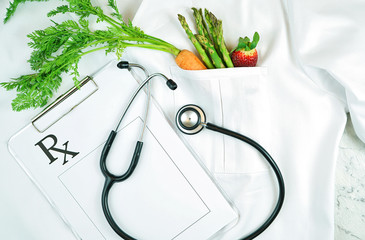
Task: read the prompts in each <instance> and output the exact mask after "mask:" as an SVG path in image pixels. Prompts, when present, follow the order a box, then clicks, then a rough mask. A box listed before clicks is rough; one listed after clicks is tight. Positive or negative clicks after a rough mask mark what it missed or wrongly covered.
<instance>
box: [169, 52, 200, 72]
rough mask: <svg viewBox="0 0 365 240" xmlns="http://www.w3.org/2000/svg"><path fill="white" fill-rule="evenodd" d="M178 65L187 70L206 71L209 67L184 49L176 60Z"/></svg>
mask: <svg viewBox="0 0 365 240" xmlns="http://www.w3.org/2000/svg"><path fill="white" fill-rule="evenodd" d="M175 62H176V64H177V65H178V66H179V67H181V68H182V69H185V70H204V69H207V67H206V66H205V65H204V64H203V63H202V62H201V61H200V60H199V58H198V57H197V56H196V55H195V54H194V53H192V52H191V51H189V50H186V49H183V50H181V51H180V52H179V54H178V55H177V56H176V58H175Z"/></svg>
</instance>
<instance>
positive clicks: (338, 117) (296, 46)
mask: <svg viewBox="0 0 365 240" xmlns="http://www.w3.org/2000/svg"><path fill="white" fill-rule="evenodd" d="M124 2H128V1H121V3H120V4H119V7H120V9H122V12H123V8H124V7H125V6H128V5H124V4H123V3H124ZM139 3H140V6H139V8H138V9H137V11H136V14H135V17H134V21H133V22H134V24H135V25H136V26H139V27H141V28H142V29H143V30H144V31H145V32H146V33H147V34H151V35H153V36H156V37H160V38H162V39H164V40H166V41H168V42H170V43H172V44H174V45H175V46H177V47H178V48H181V49H184V48H186V49H190V50H193V51H194V49H193V47H192V45H191V43H190V41H189V40H188V38H187V37H186V34H185V32H184V30H183V29H182V28H181V26H180V24H179V22H178V20H177V13H181V14H183V15H184V16H185V17H186V18H187V20H188V22H189V24H190V26H193V18H192V11H191V10H190V8H191V7H201V8H207V9H209V10H210V11H212V12H213V13H214V14H215V15H216V16H217V17H218V18H219V19H222V20H223V28H224V37H225V39H226V43H227V46H228V48H229V49H232V48H233V47H235V46H236V44H237V41H238V38H239V37H240V36H242V37H244V36H246V35H247V36H249V37H252V35H253V33H254V32H255V31H258V32H259V33H260V36H261V40H260V42H259V44H258V51H259V61H258V67H256V68H255V69H251V68H247V69H246V68H245V69H224V70H204V71H196V72H188V71H183V70H181V69H178V68H177V66H176V64H175V63H174V58H173V56H172V55H169V54H168V53H164V52H158V51H154V50H147V49H132V48H130V49H128V50H127V51H126V53H125V55H124V58H125V59H126V60H129V61H130V62H137V63H139V64H142V65H144V66H145V67H146V68H147V69H148V70H149V71H150V72H162V73H164V74H165V75H167V76H169V77H172V78H174V80H176V82H177V84H178V85H179V88H178V89H177V90H176V92H171V91H169V90H168V89H167V88H166V86H164V84H163V83H162V82H163V81H154V82H153V95H154V97H155V98H156V99H157V101H158V102H159V104H160V105H161V107H162V109H163V110H164V112H165V114H166V116H167V117H168V118H169V119H170V120H171V121H174V117H175V112H176V111H177V110H178V109H179V108H180V107H181V106H182V105H184V104H188V103H194V104H197V105H200V106H202V107H203V108H204V110H205V112H206V115H207V118H208V121H210V122H212V123H214V124H217V125H223V126H224V127H226V128H229V129H232V130H236V131H239V132H241V133H243V134H247V135H248V136H250V137H252V138H253V139H255V140H257V141H259V142H260V143H261V144H262V145H263V146H264V147H265V148H267V150H268V151H269V152H270V154H271V155H272V156H273V157H274V159H275V160H276V161H277V163H278V165H279V166H280V168H281V171H282V173H283V176H284V179H285V183H286V198H285V203H284V206H283V209H282V211H281V212H280V214H279V216H278V218H277V219H276V220H275V222H274V223H273V224H272V225H271V226H270V227H269V228H268V229H267V230H266V231H265V232H264V233H263V234H262V235H260V236H259V237H258V238H257V239H261V240H272V239H280V240H286V239H287V240H292V239H300V240H313V239H320V240H326V239H333V230H334V215H333V211H334V201H335V200H334V169H335V160H336V156H337V149H338V143H339V141H340V138H341V136H342V133H343V129H344V126H345V122H346V111H349V112H350V114H351V117H352V120H353V123H354V128H355V130H356V132H357V134H358V136H359V137H360V138H361V139H362V140H363V141H365V94H364V92H365V77H364V76H365V68H364V59H365V45H364V44H363V43H364V41H365V29H364V26H365V16H364V14H363V13H364V10H365V2H363V1H361V0H346V1H345V0H332V1H329V0H322V1H314V0H307V1H301V0H292V1H284V0H282V1H280V0H255V1H242V0H230V1H219V0H214V1H212V0H210V1H208V0H199V1H198V0H184V1H177V0H176V1H163V0H142V1H140V2H138V1H135V4H136V5H137V4H139ZM32 4H33V5H32V7H29V8H28V9H27V8H26V7H22V8H19V12H18V14H17V15H16V16H15V17H14V18H13V20H12V21H10V22H9V23H8V24H6V25H1V28H0V33H1V43H0V47H1V56H0V66H1V69H0V70H1V71H0V72H1V75H2V78H1V81H6V79H9V78H10V77H15V76H18V75H20V74H24V73H28V72H29V67H28V65H27V64H26V59H27V58H28V56H29V54H30V50H29V48H28V46H27V45H26V42H27V41H28V40H27V39H26V37H25V35H26V34H27V33H29V32H31V31H32V30H33V29H38V28H43V27H44V26H46V25H49V24H50V22H49V21H48V20H47V19H46V18H45V13H46V12H47V9H46V8H49V9H51V7H50V5H52V7H53V6H57V4H54V3H52V4H51V3H32ZM5 5H6V4H5V3H2V4H0V6H1V7H2V13H4V6H5ZM28 6H30V5H28ZM41 6H42V7H41ZM30 9H38V10H37V14H34V12H32V11H30ZM124 11H127V10H126V9H124ZM38 14H39V16H38ZM25 22H26V23H27V26H29V25H31V24H33V25H31V27H27V26H25V25H24V23H25ZM28 24H29V25H28ZM194 31H195V29H194ZM4 36H6V37H4ZM109 58H110V57H105V56H104V53H100V54H95V55H94V54H92V55H90V56H86V57H85V60H83V61H82V62H81V64H80V69H81V74H89V73H90V71H94V70H95V69H97V67H98V66H102V65H103V64H104V63H105V62H106V61H107V59H109ZM4 66H6V67H4ZM71 84H72V82H71V81H68V82H67V84H66V85H67V86H66V87H65V89H67V88H68V87H69V86H70V85H71ZM63 86H65V85H63ZM1 91H3V90H1ZM230 93H231V94H230ZM11 97H13V96H9V97H8V98H9V100H10V99H11ZM23 114H24V115H16V116H27V117H29V115H30V116H32V115H34V114H30V113H29V112H28V115H27V114H26V113H23ZM13 118H16V117H15V116H14V117H13ZM9 119H10V118H9ZM26 122H27V119H26V120H24V123H26ZM20 127H22V125H19V122H18V125H17V128H16V129H14V132H15V131H16V130H18V129H19V128H20ZM161 129H163V128H161ZM6 133H7V134H8V135H9V136H10V132H9V131H8V130H7V132H6ZM184 137H185V138H186V140H187V142H188V143H189V145H190V147H191V148H192V149H193V150H194V151H196V153H197V154H198V155H199V157H200V159H201V160H202V161H203V162H204V163H205V164H206V166H207V167H208V168H209V169H210V170H211V171H212V173H213V174H214V176H215V177H216V179H217V181H218V182H219V184H220V185H221V186H222V188H223V189H224V191H225V192H226V193H227V195H228V196H229V197H230V198H231V199H232V200H234V203H235V205H236V207H237V208H238V209H239V210H240V215H241V218H240V222H239V223H238V224H237V226H236V227H234V228H233V229H232V230H231V231H229V232H227V233H226V234H225V235H222V236H219V237H217V238H218V239H224V240H226V239H227V240H234V239H238V238H239V237H242V236H244V235H247V234H248V233H249V232H250V231H252V230H254V229H255V228H256V227H257V226H259V225H260V224H261V223H262V221H263V220H265V218H266V217H267V215H268V214H269V212H270V211H271V210H272V207H273V206H274V204H275V201H276V197H277V195H276V194H277V187H276V182H275V178H274V176H273V174H272V172H271V170H270V168H269V167H267V165H266V164H265V163H263V162H262V161H263V160H262V159H261V158H260V157H259V156H258V155H257V154H256V153H255V152H254V151H250V150H248V148H247V147H245V146H244V145H243V144H240V143H237V142H236V141H233V140H231V139H229V138H226V137H223V136H221V135H219V134H217V133H213V132H209V131H208V130H204V131H203V132H201V133H200V134H198V135H195V136H184ZM2 154H3V153H2ZM8 158H9V157H8ZM13 204H15V203H13ZM19 205H20V204H19ZM42 209H43V208H42ZM29 211H31V210H29ZM7 214H8V215H10V214H11V213H10V212H9V213H7ZM17 214H18V215H21V214H22V213H17ZM25 214H26V213H25ZM28 222H30V221H28ZM50 226H52V227H54V224H50V225H49V227H50ZM23 228H26V227H23ZM27 232H30V233H29V235H32V237H33V238H32V237H29V235H28V236H27V237H28V238H29V239H47V238H46V237H45V234H46V233H40V232H39V231H34V232H32V231H31V230H28V231H27ZM5 234H6V233H5ZM58 236H59V239H65V237H64V236H66V235H65V234H64V235H62V234H59V235H57V234H56V236H53V239H57V237H58ZM6 237H7V236H6V235H5V238H6ZM42 237H43V238H42ZM7 239H9V237H8V238H7Z"/></svg>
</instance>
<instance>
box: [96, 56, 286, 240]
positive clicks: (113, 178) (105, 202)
mask: <svg viewBox="0 0 365 240" xmlns="http://www.w3.org/2000/svg"><path fill="white" fill-rule="evenodd" d="M120 63H122V62H120ZM120 63H119V64H118V67H120ZM122 66H123V67H120V68H129V65H128V63H125V62H123V64H122ZM137 66H139V65H137ZM156 76H161V77H163V78H165V79H166V84H167V86H168V87H169V88H170V89H171V90H175V89H176V87H177V85H176V83H175V82H174V81H172V80H171V79H168V78H167V77H166V76H164V75H163V74H157V73H156V74H152V75H148V77H147V78H146V79H145V80H144V81H143V82H142V83H141V84H140V85H139V87H138V88H137V90H136V91H135V93H134V94H133V96H132V98H131V100H130V102H129V104H128V105H127V108H126V109H125V111H124V113H123V115H122V117H121V119H120V121H119V122H118V125H117V127H116V129H115V130H112V131H111V133H110V134H109V137H108V139H107V141H106V142H105V145H104V147H103V150H102V153H101V157H100V169H101V172H102V174H103V175H104V177H105V183H104V187H103V190H102V195H101V203H102V209H103V212H104V215H105V218H106V220H107V221H108V223H109V225H110V226H111V227H112V229H113V230H114V231H115V233H117V234H118V235H119V236H120V237H122V238H123V239H125V240H138V239H136V238H134V237H132V236H130V235H129V234H128V233H126V232H125V231H124V230H123V229H121V228H120V227H119V225H118V224H117V223H116V222H115V220H114V218H113V216H112V214H111V212H110V208H109V192H110V189H111V188H112V186H113V185H114V183H117V182H122V181H124V180H126V179H128V178H129V177H130V176H131V175H132V174H133V172H134V170H135V168H136V166H137V164H138V161H139V158H140V155H141V151H142V147H143V142H142V141H137V143H136V146H135V149H134V153H133V156H132V160H131V163H130V165H129V167H128V169H127V171H126V172H125V173H124V174H122V175H119V176H117V175H114V174H112V173H111V172H110V171H109V170H108V168H107V166H106V159H107V156H108V154H109V151H110V149H111V146H112V144H113V141H114V139H115V137H116V135H117V130H118V128H119V125H120V123H121V122H122V119H123V118H124V116H125V114H126V112H127V111H128V108H129V107H130V106H131V103H132V102H133V100H134V98H135V97H136V95H137V94H138V93H139V92H140V90H141V89H142V88H143V87H144V86H145V85H146V84H147V83H148V82H149V81H150V80H151V79H152V78H153V77H156ZM149 97H150V95H149ZM147 108H148V106H147ZM183 108H184V107H183ZM183 108H181V109H180V110H179V112H180V111H181V110H182V109H183ZM196 109H200V108H198V107H197V106H195V105H194V108H190V109H189V110H191V111H193V112H195V113H198V112H196ZM200 111H201V113H202V114H201V116H202V117H203V118H204V119H201V118H202V117H200V116H199V114H198V121H199V124H196V125H195V126H194V127H201V128H200V129H199V130H198V131H197V132H199V131H201V130H202V128H204V127H205V128H207V129H209V130H212V131H215V132H219V133H222V134H224V135H227V136H231V137H233V138H236V139H238V140H241V141H243V142H245V143H247V144H249V145H251V146H252V147H254V148H255V149H256V150H257V151H258V152H260V153H261V155H262V156H263V157H264V158H265V159H266V161H267V162H268V163H269V165H270V166H271V168H272V169H273V171H274V173H275V176H276V179H277V182H278V186H279V196H278V200H277V203H276V206H275V208H274V209H273V211H272V213H271V215H270V216H269V217H268V218H267V219H266V221H265V222H264V223H263V224H262V225H261V226H260V227H258V228H257V229H256V230H255V231H253V232H252V233H250V234H249V235H248V236H246V237H243V238H240V239H239V240H252V239H254V238H256V237H257V236H258V235H260V234H261V233H262V232H263V231H265V230H266V229H267V228H268V227H269V225H270V224H271V223H272V222H273V221H274V220H275V218H276V217H277V215H278V214H279V212H280V210H281V208H282V205H283V203H284V196H285V185H284V179H283V176H282V174H281V171H280V169H279V167H278V165H277V164H276V162H275V161H274V159H273V158H272V157H271V156H270V154H269V153H268V152H267V151H266V150H265V149H264V148H263V147H262V146H261V145H260V144H258V143H257V142H255V141H254V140H252V139H251V138H249V137H247V136H244V135H242V134H239V133H237V132H234V131H231V130H229V129H226V128H223V127H219V126H216V125H214V124H211V123H209V122H208V123H205V122H204V121H205V114H204V112H203V111H202V110H201V109H200ZM179 112H178V116H180V114H181V112H180V114H179ZM146 117H147V116H146ZM145 121H146V119H145ZM179 121H180V119H179V120H177V123H178V122H179ZM178 124H179V123H178ZM180 124H181V121H180ZM184 128H185V129H186V130H191V129H188V128H189V127H184ZM191 128H193V127H191ZM180 130H181V129H180ZM197 132H196V133H197ZM185 133H186V132H185ZM188 134H189V133H188ZM192 134H193V133H192Z"/></svg>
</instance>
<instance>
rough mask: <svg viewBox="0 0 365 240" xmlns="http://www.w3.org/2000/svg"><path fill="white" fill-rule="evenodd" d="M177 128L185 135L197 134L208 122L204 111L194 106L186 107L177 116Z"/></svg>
mask: <svg viewBox="0 0 365 240" xmlns="http://www.w3.org/2000/svg"><path fill="white" fill-rule="evenodd" d="M175 121H176V126H177V128H178V129H179V130H180V131H182V132H183V133H185V134H190V135H192V134H196V133H198V132H200V131H201V130H202V129H203V128H204V126H203V124H204V123H205V121H206V117H205V113H204V111H203V110H202V109H201V108H200V107H198V106H196V105H193V104H189V105H185V106H183V107H182V108H180V110H179V111H178V112H177V114H176V119H175Z"/></svg>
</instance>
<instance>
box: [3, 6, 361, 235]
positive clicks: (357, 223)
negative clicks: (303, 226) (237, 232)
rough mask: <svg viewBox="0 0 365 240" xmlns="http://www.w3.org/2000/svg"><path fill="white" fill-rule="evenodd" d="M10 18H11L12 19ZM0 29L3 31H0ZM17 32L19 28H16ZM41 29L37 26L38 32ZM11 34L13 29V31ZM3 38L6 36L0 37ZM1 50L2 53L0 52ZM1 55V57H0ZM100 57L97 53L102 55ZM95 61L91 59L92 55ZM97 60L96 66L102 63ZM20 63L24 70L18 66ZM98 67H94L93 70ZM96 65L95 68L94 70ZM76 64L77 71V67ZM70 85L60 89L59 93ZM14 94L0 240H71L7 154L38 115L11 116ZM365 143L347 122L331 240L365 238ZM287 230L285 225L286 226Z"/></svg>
mask: <svg viewBox="0 0 365 240" xmlns="http://www.w3.org/2000/svg"><path fill="white" fill-rule="evenodd" d="M119 2H120V3H119V6H120V9H121V11H122V13H123V12H124V16H125V17H132V16H133V14H134V12H135V11H136V10H137V8H138V6H139V3H140V1H136V0H123V1H119ZM46 5H47V6H48V7H51V6H57V4H56V3H29V4H28V5H26V6H24V7H23V8H19V10H18V13H17V14H26V15H27V16H28V17H29V23H24V24H36V23H37V22H36V21H35V20H33V19H32V15H33V14H35V11H34V10H36V14H37V15H38V14H42V15H43V16H44V15H45V13H46V12H47V9H43V8H44V7H42V6H46ZM7 6H8V2H7V1H1V3H0V17H1V19H3V16H4V14H5V8H6V7H7ZM15 17H16V16H15ZM1 27H3V26H1ZM18 27H19V30H21V27H22V26H18ZM42 27H43V26H40V28H42ZM14 32H15V33H16V32H17V30H16V29H14ZM0 37H1V38H6V36H0ZM27 41H28V40H27V39H26V37H25V36H23V38H20V39H19V41H17V42H14V43H13V45H14V46H13V48H14V49H16V48H18V47H24V45H26V43H27ZM1 50H3V48H1ZM0 54H3V52H0ZM102 55H103V54H102ZM94 57H95V56H94ZM104 60H105V58H101V60H100V61H104ZM23 64H24V65H23ZM25 64H26V59H5V60H4V58H1V61H0V82H4V81H8V80H9V79H8V78H9V76H4V75H3V74H2V72H3V70H4V68H7V72H9V68H10V69H11V71H12V72H13V76H11V77H16V76H18V75H20V74H21V73H25V72H26V71H27V70H28V68H29V67H28V66H27V65H25ZM99 64H100V62H96V63H95V66H98V65H99ZM99 66H100V65H99ZM82 67H83V66H82V64H81V68H82ZM71 85H72V83H71V82H70V81H69V82H66V83H64V84H63V85H62V88H61V90H60V92H62V91H64V90H65V89H67V88H69V87H70V86H71ZM14 97H15V92H7V91H5V90H4V89H2V88H1V89H0V239H7V240H23V239H27V240H33V239H37V240H43V239H44V240H45V239H47V240H48V239H73V235H72V233H71V232H70V231H69V230H68V228H67V227H66V225H65V224H64V223H63V222H62V220H61V219H60V217H59V216H58V215H57V214H56V213H55V212H54V211H53V209H52V208H51V206H50V205H49V204H48V202H47V201H46V199H45V198H44V197H43V195H42V194H41V193H40V192H39V191H38V189H37V188H36V187H35V186H34V185H33V183H32V182H31V181H30V179H29V178H28V177H27V175H26V174H25V172H24V171H23V170H22V169H21V168H20V167H19V166H18V164H17V163H16V161H15V160H14V159H13V158H12V156H11V155H10V153H9V152H8V150H7V141H8V139H9V138H10V137H11V136H12V135H13V134H14V133H15V132H16V131H17V130H19V129H20V128H22V127H23V126H25V125H26V124H27V123H29V121H30V119H31V118H32V117H33V116H35V115H36V114H37V113H38V112H39V111H40V110H39V109H38V110H27V111H23V112H20V113H18V112H13V111H12V110H11V106H10V103H11V100H12V99H13V98H14ZM364 196H365V144H364V143H362V142H361V141H360V140H358V138H357V137H356V136H355V134H354V131H353V128H352V124H351V122H350V121H349V122H348V124H347V127H346V131H345V134H344V136H343V139H342V141H341V144H340V154H339V158H338V164H337V174H336V197H335V201H336V202H335V206H336V209H335V210H336V215H335V216H336V219H335V223H336V234H335V236H336V238H335V239H336V240H355V239H365V228H364V227H363V226H364V224H365V198H364ZM288 227H289V226H288Z"/></svg>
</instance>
